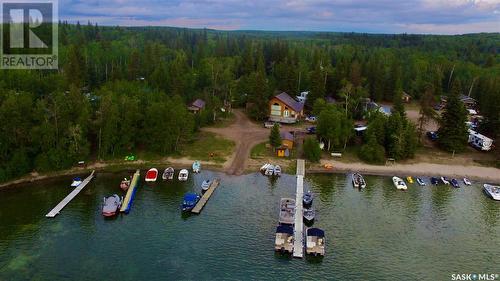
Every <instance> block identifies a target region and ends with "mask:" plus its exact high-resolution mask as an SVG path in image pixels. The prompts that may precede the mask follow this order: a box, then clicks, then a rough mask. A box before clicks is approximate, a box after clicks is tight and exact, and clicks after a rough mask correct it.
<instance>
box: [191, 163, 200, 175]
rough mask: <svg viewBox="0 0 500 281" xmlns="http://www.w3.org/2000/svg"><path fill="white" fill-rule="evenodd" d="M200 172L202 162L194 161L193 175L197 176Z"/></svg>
mask: <svg viewBox="0 0 500 281" xmlns="http://www.w3.org/2000/svg"><path fill="white" fill-rule="evenodd" d="M200 170H201V163H200V161H198V160H196V161H194V163H193V173H195V174H197V173H199V172H200Z"/></svg>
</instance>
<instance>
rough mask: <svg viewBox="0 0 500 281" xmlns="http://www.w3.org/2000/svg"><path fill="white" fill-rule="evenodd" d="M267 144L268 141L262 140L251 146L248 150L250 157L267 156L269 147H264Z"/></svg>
mask: <svg viewBox="0 0 500 281" xmlns="http://www.w3.org/2000/svg"><path fill="white" fill-rule="evenodd" d="M267 144H268V142H263V143H259V144H257V145H256V146H254V147H252V150H251V151H250V158H252V159H259V158H262V157H265V156H269V154H270V149H269V148H267V147H266V145H267Z"/></svg>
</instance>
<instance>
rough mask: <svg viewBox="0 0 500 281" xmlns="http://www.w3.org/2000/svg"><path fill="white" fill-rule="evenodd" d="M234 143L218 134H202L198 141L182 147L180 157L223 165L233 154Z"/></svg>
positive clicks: (199, 135) (198, 136) (197, 138)
mask: <svg viewBox="0 0 500 281" xmlns="http://www.w3.org/2000/svg"><path fill="white" fill-rule="evenodd" d="M234 146H235V144H234V142H233V141H231V140H228V139H225V138H222V137H219V136H217V135H216V134H213V133H209V132H200V133H199V134H198V135H197V137H196V140H195V141H193V142H192V143H188V144H185V145H183V146H182V148H181V151H180V155H179V156H180V157H188V158H191V159H196V160H202V161H214V162H217V163H223V162H225V161H226V159H227V157H228V156H230V155H231V154H232V153H233V149H234Z"/></svg>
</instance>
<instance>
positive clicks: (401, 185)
mask: <svg viewBox="0 0 500 281" xmlns="http://www.w3.org/2000/svg"><path fill="white" fill-rule="evenodd" d="M392 183H394V186H395V187H396V188H397V189H399V190H406V189H408V187H407V186H406V183H405V181H404V180H403V179H401V178H398V177H392Z"/></svg>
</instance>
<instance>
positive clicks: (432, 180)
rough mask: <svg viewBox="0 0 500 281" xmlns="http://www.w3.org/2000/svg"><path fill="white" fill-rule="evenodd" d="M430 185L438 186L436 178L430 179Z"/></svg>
mask: <svg viewBox="0 0 500 281" xmlns="http://www.w3.org/2000/svg"><path fill="white" fill-rule="evenodd" d="M431 184H433V185H438V184H439V179H438V178H436V177H432V178H431Z"/></svg>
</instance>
